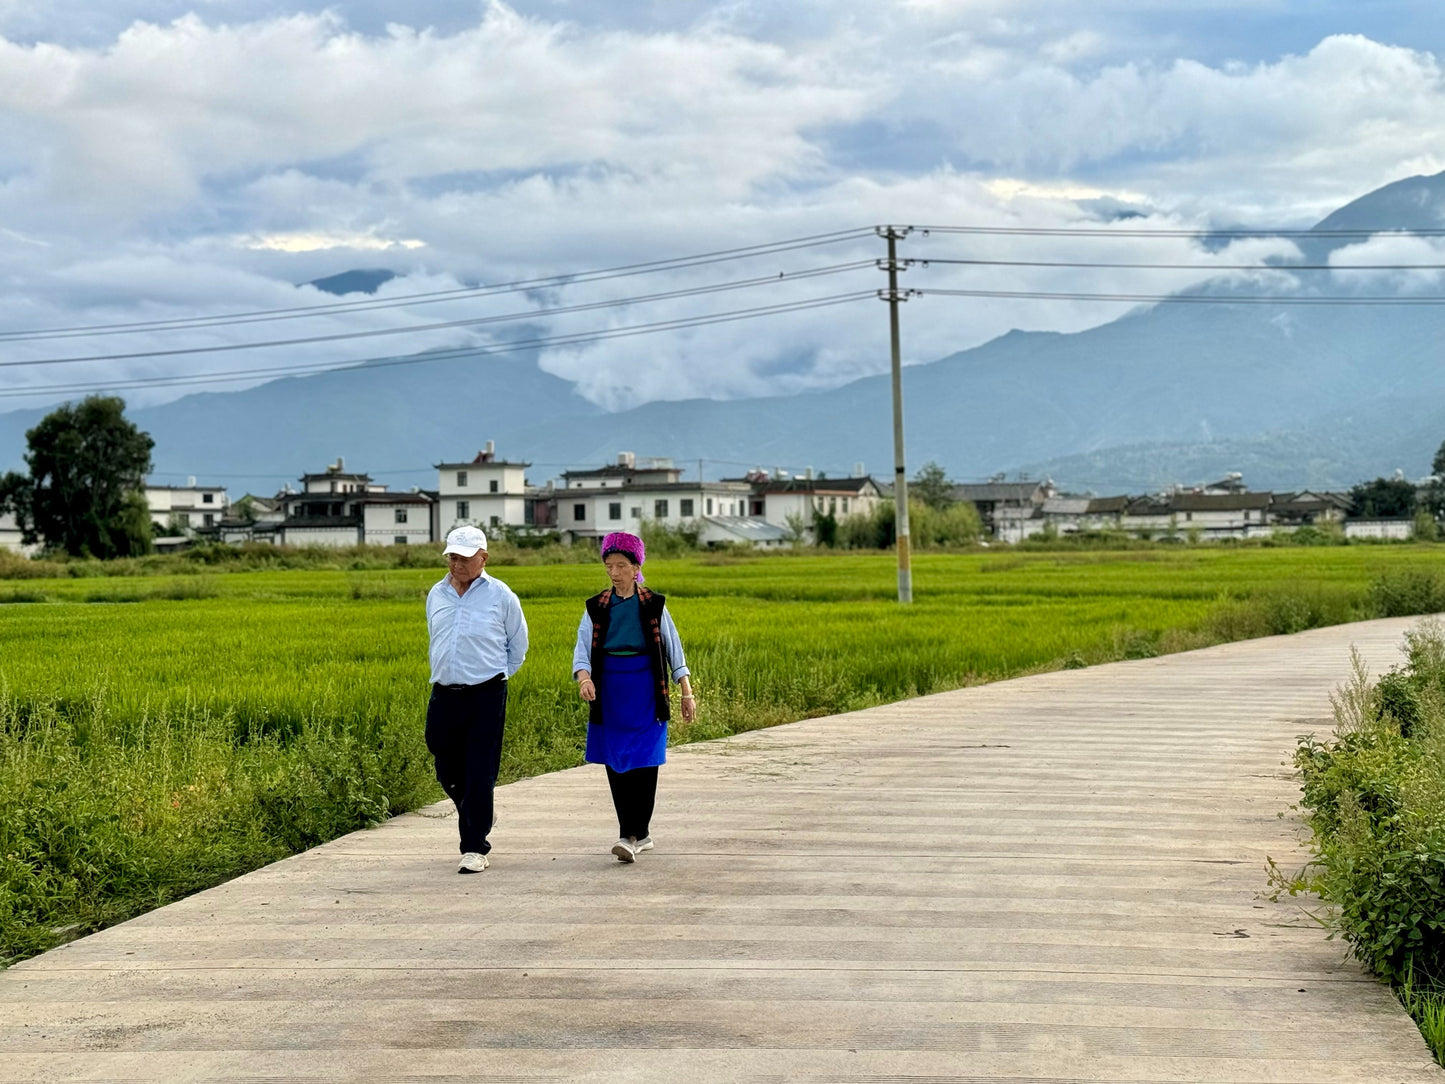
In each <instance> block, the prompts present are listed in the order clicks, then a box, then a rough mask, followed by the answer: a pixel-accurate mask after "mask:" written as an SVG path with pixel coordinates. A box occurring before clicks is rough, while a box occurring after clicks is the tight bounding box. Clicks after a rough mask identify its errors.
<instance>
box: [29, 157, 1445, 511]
mask: <svg viewBox="0 0 1445 1084" xmlns="http://www.w3.org/2000/svg"><path fill="white" fill-rule="evenodd" d="M1442 225H1445V173H1442V174H1439V175H1436V176H1433V177H1411V178H1406V179H1404V180H1401V181H1397V182H1394V183H1392V184H1389V185H1386V186H1384V187H1383V188H1380V189H1378V190H1376V191H1375V192H1372V193H1370V194H1368V195H1366V196H1363V197H1361V198H1359V199H1357V200H1353V201H1352V202H1350V203H1349V204H1346V205H1345V206H1343V207H1341V208H1340V209H1339V210H1337V211H1335V212H1333V213H1332V214H1331V215H1329V216H1328V217H1326V218H1325V219H1323V220H1322V221H1321V222H1320V223H1319V224H1318V226H1317V227H1316V231H1317V232H1318V233H1320V236H1319V237H1318V238H1317V239H1314V238H1311V239H1306V240H1305V241H1304V242H1302V244H1301V245H1300V248H1301V251H1302V252H1303V253H1304V255H1305V259H1306V261H1315V260H1321V259H1324V258H1326V257H1327V256H1328V255H1329V253H1330V252H1331V251H1334V250H1336V249H1338V248H1339V247H1340V246H1341V245H1342V244H1345V243H1348V241H1347V240H1346V239H1342V238H1339V237H1331V236H1329V235H1328V231H1329V230H1332V229H1380V228H1384V227H1393V226H1405V227H1408V228H1411V229H1438V228H1440V227H1441V226H1442ZM347 274H349V275H353V276H365V275H372V276H376V275H383V274H384V275H389V274H390V272H380V271H371V272H353V273H347ZM338 280H339V281H338ZM367 281H369V280H367V279H364V278H356V277H353V278H347V275H340V276H331V277H330V279H325V280H318V281H317V283H316V285H318V286H321V284H322V283H323V282H325V283H328V286H325V287H322V288H328V289H332V290H333V291H341V290H343V289H345V290H351V289H353V288H355V289H363V288H364V287H365V284H366V282H367ZM1295 281H1296V289H1298V290H1300V291H1303V292H1311V291H1313V292H1315V293H1321V292H1322V291H1321V288H1320V287H1319V286H1317V285H1316V282H1317V281H1318V276H1316V277H1315V278H1311V277H1309V276H1308V275H1306V274H1305V273H1303V272H1300V273H1296V274H1295ZM377 285H380V283H379V282H378V283H377ZM373 288H375V287H373ZM1344 289H1345V290H1346V291H1348V289H1349V287H1345V288H1344ZM1382 289H1384V287H1378V288H1377V290H1376V292H1378V291H1379V290H1382ZM1259 291H1260V287H1258V286H1257V285H1256V286H1250V287H1237V286H1232V285H1230V284H1229V283H1227V282H1223V281H1220V282H1216V283H1211V284H1209V285H1208V286H1206V287H1204V288H1203V290H1202V292H1208V293H1213V294H1217V295H1220V296H1223V297H1228V296H1230V294H1231V292H1233V293H1234V294H1235V295H1239V294H1240V293H1250V294H1257V293H1259ZM1429 292H1431V293H1445V288H1442V287H1441V286H1439V285H1438V284H1437V285H1431V286H1430V287H1429ZM926 312H927V310H926V309H925V308H924V307H923V306H920V308H919V310H918V314H917V315H915V313H914V312H910V313H909V318H910V319H920V318H926V317H925V316H924V315H923V314H924V313H926ZM905 334H906V331H905ZM1442 342H1445V307H1441V306H1436V305H1418V306H1389V307H1369V306H1353V305H1340V304H1327V305H1317V306H1296V305H1288V304H1252V303H1243V302H1240V303H1235V304H1164V305H1157V306H1154V307H1150V308H1141V309H1137V310H1135V311H1131V312H1129V313H1126V314H1125V315H1123V316H1121V317H1120V318H1119V319H1117V320H1114V321H1112V322H1110V323H1108V324H1104V325H1102V326H1099V327H1095V328H1092V329H1089V330H1086V331H1082V332H1078V333H1073V334H1061V333H1055V332H1023V331H1012V332H1009V333H1008V334H1006V335H1003V336H1000V337H999V338H996V339H994V340H992V341H991V342H988V343H984V344H983V345H981V346H978V347H975V348H973V349H969V350H965V351H961V352H959V353H957V354H953V355H950V356H948V357H945V358H942V359H940V360H939V361H936V362H933V363H930V364H926V365H916V366H911V367H909V368H908V369H907V370H906V371H905V376H904V410H905V416H906V420H907V451H908V461H909V464H910V470H916V469H917V467H918V465H919V464H922V463H924V462H926V461H928V460H934V461H936V462H939V463H941V464H943V465H944V466H945V467H946V468H947V469H948V471H949V473H950V474H951V475H953V476H954V477H957V478H960V479H967V478H980V477H986V476H989V475H992V474H994V473H996V472H999V471H1018V470H1020V469H1025V470H1028V471H1031V472H1034V474H1035V476H1038V475H1039V474H1043V473H1047V474H1049V475H1050V476H1052V477H1053V478H1054V479H1055V481H1056V482H1058V483H1059V484H1061V485H1063V486H1066V487H1068V488H1072V489H1092V490H1094V491H1096V492H1104V491H1114V492H1124V491H1131V492H1140V491H1146V490H1149V489H1152V488H1157V487H1158V486H1161V485H1165V484H1168V483H1169V482H1175V481H1179V482H1192V481H1203V480H1206V479H1208V478H1210V477H1215V476H1219V475H1222V474H1224V473H1225V472H1227V471H1230V470H1240V471H1243V472H1244V474H1245V478H1246V481H1247V482H1248V483H1249V484H1251V485H1254V486H1258V487H1261V488H1263V487H1266V486H1269V487H1274V488H1293V487H1296V486H1313V487H1345V486H1349V485H1351V484H1353V483H1354V482H1356V481H1359V480H1361V479H1362V478H1366V477H1373V476H1374V475H1376V474H1381V473H1388V472H1390V471H1392V470H1394V469H1395V468H1397V467H1399V468H1402V469H1404V470H1405V471H1406V473H1407V474H1411V475H1415V474H1423V473H1424V472H1425V471H1427V470H1428V467H1429V462H1430V457H1431V455H1432V454H1433V452H1434V449H1435V448H1436V447H1438V445H1439V443H1440V441H1441V440H1442V439H1445V394H1442V393H1445V365H1442V364H1441V360H1442V359H1441V356H1440V355H1441V348H1440V345H1439V344H1440V343H1442ZM479 366H484V367H481V368H479ZM889 410H890V407H889V391H888V380H887V378H886V376H874V377H867V378H864V379H862V380H857V381H854V382H852V383H850V384H846V385H843V386H842V387H838V388H834V389H832V390H829V391H822V392H812V393H807V394H802V395H792V396H776V397H766V398H758V399H747V400H737V401H729V402H716V401H711V400H688V401H684V402H668V403H663V402H654V403H648V404H645V405H643V406H640V407H636V408H633V409H630V410H627V411H622V412H618V413H607V412H605V411H603V410H601V409H600V408H598V407H596V406H595V405H593V404H591V403H589V402H588V401H587V400H585V399H583V398H582V397H581V396H580V395H579V394H577V392H576V390H575V388H574V386H573V385H571V384H570V383H568V382H567V381H564V380H562V379H560V378H558V377H555V376H552V375H550V374H548V373H546V372H544V371H542V370H541V369H539V368H538V367H537V359H536V357H535V356H533V355H509V356H508V355H502V356H494V357H490V358H487V359H485V361H484V362H479V361H477V360H467V359H462V360H457V359H449V360H428V361H424V362H422V363H420V364H407V365H402V366H395V367H385V366H375V365H373V366H361V367H359V368H353V369H345V370H332V371H330V372H327V373H322V374H317V375H313V376H306V377H297V378H291V379H286V380H278V381H274V382H272V383H270V384H266V385H263V386H261V387H257V388H251V389H248V390H244V391H237V392H228V393H203V394H199V395H191V396H187V397H185V398H183V399H180V400H177V401H175V402H172V403H168V404H165V405H163V406H159V407H152V408H146V409H140V410H135V411H133V412H132V415H133V417H134V418H135V420H136V421H137V422H138V423H139V424H140V425H141V426H142V427H144V428H145V429H147V430H148V431H149V432H150V433H151V434H152V435H153V436H154V437H155V439H156V469H157V471H158V472H169V473H170V474H171V475H173V476H174V475H186V474H195V475H197V476H198V477H201V478H202V479H203V480H207V481H223V482H226V483H227V484H228V485H231V486H232V488H233V489H237V490H239V489H242V488H244V489H251V490H253V491H256V492H268V491H270V490H274V489H276V488H279V486H280V484H281V483H282V482H283V481H284V480H287V479H294V478H295V477H297V476H298V475H299V474H300V473H302V472H303V471H306V470H315V469H319V467H320V466H322V465H324V463H325V462H329V461H330V460H332V459H334V458H335V457H336V456H337V455H344V456H346V459H347V462H348V463H350V464H353V465H354V466H356V467H357V468H358V469H362V470H368V471H371V472H373V473H374V474H376V475H377V476H378V478H379V480H381V481H385V482H388V483H389V484H391V485H393V486H396V487H401V486H404V485H426V486H430V485H434V484H435V471H433V470H431V469H430V466H429V465H430V464H432V463H436V462H439V461H442V460H444V459H456V458H458V457H461V456H468V455H470V454H472V453H473V452H474V451H475V449H477V448H480V447H481V446H482V444H483V443H484V442H485V441H486V440H488V439H494V440H496V441H497V447H498V451H499V453H500V454H502V455H504V456H506V457H508V458H511V459H520V460H526V461H530V462H532V463H533V464H535V466H534V468H533V470H531V471H530V472H529V475H530V477H531V478H532V479H533V480H534V481H541V480H544V479H546V478H548V477H552V476H554V475H556V474H557V473H559V472H560V471H561V470H562V469H564V468H565V467H567V466H569V465H582V464H592V463H600V462H603V461H608V460H611V459H612V458H613V456H615V454H616V453H617V451H619V450H623V449H627V450H632V451H636V452H637V453H638V454H641V455H670V456H672V457H674V458H675V459H676V460H677V461H678V463H679V465H681V466H684V467H687V466H690V465H691V464H692V463H693V462H694V461H696V460H697V459H698V458H699V457H702V458H704V459H706V460H709V461H710V462H709V463H708V464H707V465H706V472H707V474H708V476H709V477H716V476H717V475H719V474H724V473H737V472H740V471H741V470H742V469H744V468H745V467H747V466H752V465H758V466H772V465H788V466H794V467H798V466H803V465H808V464H811V465H813V466H815V467H816V468H818V469H824V470H828V471H831V472H841V471H847V470H848V469H850V468H851V466H852V465H853V464H854V463H855V462H858V461H860V460H861V461H863V462H864V463H865V464H866V466H867V467H868V468H869V469H871V471H872V473H874V474H875V475H878V476H887V475H888V474H890V473H891V463H892V443H891V428H890V413H889ZM41 413H42V412H38V411H31V412H25V413H24V414H7V415H0V469H3V468H4V467H7V466H11V467H18V466H19V465H20V464H19V460H20V454H21V452H22V451H23V432H24V429H25V428H26V427H28V426H29V425H33V424H34V421H35V419H37V418H38V417H39V416H40V414H41Z"/></svg>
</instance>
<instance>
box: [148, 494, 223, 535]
mask: <svg viewBox="0 0 1445 1084" xmlns="http://www.w3.org/2000/svg"><path fill="white" fill-rule="evenodd" d="M145 496H146V506H147V508H148V509H149V510H150V517H151V525H152V526H153V527H156V528H158V529H159V530H163V531H164V530H167V529H169V527H170V525H171V521H172V519H175V520H177V521H179V523H180V525H181V526H183V527H186V528H195V527H211V526H214V525H215V524H217V523H220V522H221V517H222V516H223V515H225V513H226V509H227V508H228V507H230V502H229V501H228V500H227V498H226V490H225V487H224V486H184V487H182V486H147V487H146V490H145ZM207 498H209V500H208V499H207ZM208 516H209V517H210V519H209V521H208V520H207V518H206V517H208Z"/></svg>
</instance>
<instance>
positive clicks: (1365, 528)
mask: <svg viewBox="0 0 1445 1084" xmlns="http://www.w3.org/2000/svg"><path fill="white" fill-rule="evenodd" d="M1414 533H1415V522H1414V520H1409V519H1347V520H1345V537H1346V538H1375V539H1391V540H1396V541H1402V540H1405V539H1408V538H1411V537H1413V535H1414Z"/></svg>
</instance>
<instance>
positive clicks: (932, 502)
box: [911, 459, 953, 512]
mask: <svg viewBox="0 0 1445 1084" xmlns="http://www.w3.org/2000/svg"><path fill="white" fill-rule="evenodd" d="M911 495H912V496H914V497H917V498H918V499H919V500H920V501H922V502H923V503H924V504H926V505H928V507H929V508H936V509H938V510H939V511H940V512H941V511H943V509H945V508H947V507H948V506H949V505H951V504H952V503H953V484H952V483H951V482H950V481H949V480H948V475H947V474H945V473H944V470H943V468H942V467H940V466H939V465H938V464H937V463H935V462H934V461H933V460H931V459H930V460H929V461H928V462H927V463H925V464H923V466H921V467H919V468H918V473H917V474H915V475H914V476H913V493H912V494H911Z"/></svg>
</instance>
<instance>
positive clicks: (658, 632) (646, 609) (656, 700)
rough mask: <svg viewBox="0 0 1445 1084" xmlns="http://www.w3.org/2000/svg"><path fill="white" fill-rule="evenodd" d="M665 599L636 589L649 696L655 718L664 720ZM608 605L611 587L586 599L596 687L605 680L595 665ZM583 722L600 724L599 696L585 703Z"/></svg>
mask: <svg viewBox="0 0 1445 1084" xmlns="http://www.w3.org/2000/svg"><path fill="white" fill-rule="evenodd" d="M666 604H667V599H666V597H665V596H663V595H659V594H658V593H657V592H656V591H649V590H648V589H647V588H646V587H638V589H637V611H638V613H639V614H640V615H641V616H642V636H643V639H644V640H646V641H647V647H646V649H645V652H646V655H647V661H648V662H650V663H651V664H652V699H653V706H654V708H655V709H656V711H657V718H658V720H659V721H661V722H667V720H668V718H669V717H670V716H671V712H672V707H671V704H670V703H669V701H668V699H667V678H668V675H669V674H670V673H671V670H670V668H669V667H668V665H667V648H665V647H664V646H663V644H662V608H663V606H665V605H666ZM611 605H612V588H610V587H609V588H608V589H607V590H606V591H603V592H602V593H601V594H600V595H593V596H592V597H591V598H589V599H588V600H587V616H588V617H590V618H592V653H591V657H592V680H593V683H594V684H595V685H597V686H598V687H599V688H600V687H601V683H602V682H604V681H606V680H607V675H606V672H605V671H604V670H603V668H602V667H601V666H599V665H598V664H599V663H601V662H602V656H603V650H602V645H603V643H604V642H605V641H606V639H607V622H608V620H609V619H610V618H611V614H610V613H609V612H608V608H609V607H610V606H611ZM587 721H588V722H589V723H591V724H592V725H593V726H601V725H602V698H601V697H600V696H598V697H595V698H594V699H593V700H592V703H591V704H589V705H588V713H587Z"/></svg>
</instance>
